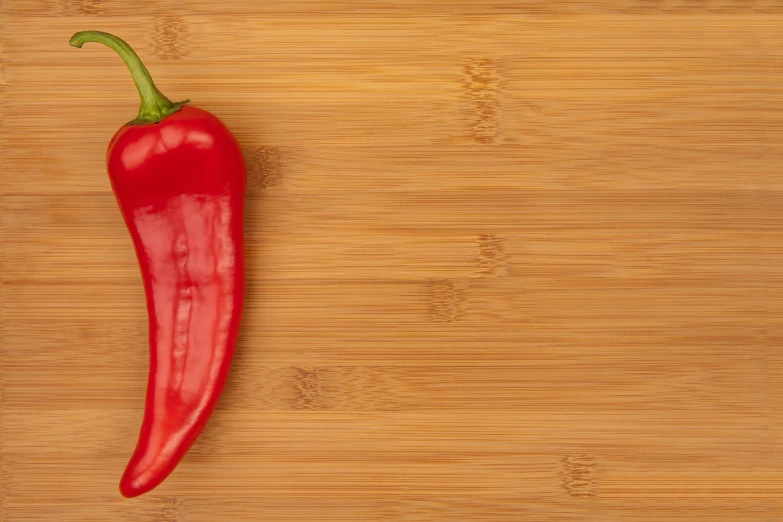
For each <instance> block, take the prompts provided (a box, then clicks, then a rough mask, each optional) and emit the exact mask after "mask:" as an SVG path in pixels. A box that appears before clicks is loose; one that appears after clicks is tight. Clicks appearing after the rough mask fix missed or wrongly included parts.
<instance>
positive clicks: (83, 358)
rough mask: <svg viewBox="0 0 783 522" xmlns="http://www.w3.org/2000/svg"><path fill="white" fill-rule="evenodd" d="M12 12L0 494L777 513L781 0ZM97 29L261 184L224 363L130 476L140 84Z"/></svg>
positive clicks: (211, 504) (379, 506)
mask: <svg viewBox="0 0 783 522" xmlns="http://www.w3.org/2000/svg"><path fill="white" fill-rule="evenodd" d="M0 10H1V11H0V13H2V14H1V15H0V16H2V18H1V23H2V28H1V30H0V45H2V47H1V48H0V51H1V52H2V54H1V55H0V66H1V67H2V69H0V88H1V90H0V111H1V112H0V116H2V136H1V138H0V139H2V146H1V147H0V154H1V155H2V157H0V160H1V163H0V164H1V165H2V184H1V185H0V190H1V191H2V287H1V289H2V350H1V351H0V354H2V366H1V367H2V373H1V378H2V381H1V382H2V388H1V389H0V391H1V392H2V399H1V400H2V420H1V421H0V519H2V520H3V521H8V522H20V521H33V520H40V521H43V520H47V521H48V520H57V521H62V522H65V521H79V522H85V521H115V520H116V521H123V522H142V521H156V522H206V521H210V522H212V521H223V520H225V521H251V520H265V521H273V520H275V521H276V520H280V521H289V520H297V521H320V520H329V521H374V520H388V521H392V520H395V521H397V520H399V521H457V520H459V521H487V522H489V521H492V522H497V521H528V520H530V521H533V520H535V521H563V522H566V521H568V522H576V521H601V522H603V521H641V520H647V521H656V522H657V521H683V522H685V521H687V522H698V521H707V520H710V521H712V520H721V521H722V522H735V521H754V522H771V521H774V520H780V519H781V517H783V500H781V495H783V452H782V450H783V446H781V441H782V440H783V438H782V437H783V425H782V424H781V420H782V419H783V402H782V400H783V353H781V341H783V319H782V318H781V310H783V263H781V254H782V253H783V252H782V250H783V175H781V168H782V167H783V147H781V138H783V32H782V31H781V27H782V26H783V25H782V24H783V3H781V2H779V1H776V0H763V1H762V0H759V1H751V2H740V1H736V0H715V1H707V0H700V1H691V0H687V1H686V0H626V1H612V0H598V1H593V2H586V1H585V2H582V1H575V0H570V1H569V0H566V1H560V2H551V1H546V0H530V1H512V0H495V1H490V2H472V1H467V0H443V1H434V0H429V1H413V0H394V1H387V0H380V1H377V2H361V1H358V0H343V1H338V2H325V1H322V0H288V1H266V2H240V1H236V0H233V1H223V2H203V1H201V0H179V1H177V2H174V1H169V0H153V1H148V2H141V3H138V2H131V1H127V0H126V1H117V2H114V1H108V0H44V1H23V0H4V1H3V2H2V6H1V7H0ZM87 29H94V30H103V31H108V32H112V33H115V34H117V35H118V36H120V37H122V38H124V39H126V40H127V41H128V42H129V43H130V44H131V45H132V46H133V47H134V48H135V49H136V50H137V51H138V53H139V54H140V55H141V57H142V59H143V60H144V61H145V62H146V64H147V66H148V67H149V69H150V71H151V73H152V75H153V77H154V78H155V80H156V82H157V84H158V86H159V87H160V89H161V90H162V91H163V92H164V93H166V94H167V95H168V96H169V97H171V98H172V99H183V98H190V99H191V100H192V103H193V104H195V105H198V106H200V107H203V108H205V109H208V110H210V111H213V112H214V113H215V114H217V115H218V116H219V117H220V118H221V119H223V120H224V121H225V122H226V123H227V125H228V126H229V127H230V128H231V129H232V130H233V131H234V132H235V133H236V135H237V137H238V139H239V140H240V142H241V143H242V146H243V147H244V149H245V150H246V158H247V162H248V168H249V176H250V178H249V179H250V193H249V195H248V210H247V219H248V221H247V223H248V230H247V241H248V249H249V251H248V260H247V262H248V278H249V282H248V301H247V308H246V312H245V316H244V322H243V329H242V335H241V342H240V344H239V347H238V354H237V356H236V360H235V364H234V366H233V368H232V373H231V376H230V381H229V383H228V385H227V389H226V391H225V394H224V395H223V398H222V399H221V402H220V406H219V408H218V411H217V412H216V413H215V415H214V417H213V419H212V420H211V422H210V424H209V426H208V427H207V429H206V431H205V432H204V433H203V435H202V437H201V438H200V439H199V441H198V442H197V443H196V445H195V446H194V447H193V449H192V451H191V452H190V453H189V454H188V456H187V457H186V458H185V460H184V461H183V462H182V464H181V465H180V466H179V468H177V470H176V471H175V472H174V473H173V474H172V475H171V476H170V477H169V479H168V480H167V481H166V482H165V483H164V484H163V485H161V486H160V487H159V488H158V489H156V490H155V491H153V492H151V493H149V494H148V495H145V496H143V497H140V498H137V499H133V500H126V499H123V498H122V497H120V495H119V492H118V490H117V483H118V480H119V477H120V475H121V473H122V470H123V469H124V466H125V464H126V462H127V459H128V457H129V456H130V452H131V451H132V449H133V445H134V443H135V440H136V436H137V433H138V428H139V423H140V420H141V415H142V408H143V395H144V387H145V383H146V372H147V339H146V332H147V329H146V328H147V327H146V315H145V307H144V295H143V291H142V287H141V284H140V276H139V272H138V268H137V266H136V263H135V257H134V254H133V250H132V246H131V243H130V240H129V237H128V234H127V232H126V230H125V228H124V226H123V224H122V220H121V217H120V214H119V211H118V209H117V207H116V204H115V202H114V199H113V196H112V193H111V191H110V187H109V183H108V178H107V175H106V171H105V163H104V162H105V152H106V145H107V143H108V141H109V139H110V138H111V136H112V134H113V133H114V132H115V131H116V130H117V129H118V128H119V126H121V125H122V124H123V123H124V122H126V121H128V120H130V119H132V118H133V117H134V116H135V114H136V110H137V107H138V98H137V94H136V92H135V89H134V87H133V85H132V83H131V80H130V76H129V74H128V72H127V70H126V69H125V66H124V65H123V63H122V62H121V61H120V59H119V58H118V57H117V56H116V55H115V54H114V53H113V52H112V51H110V50H109V49H107V48H105V47H103V46H100V45H97V44H87V45H85V46H84V48H82V49H75V48H72V47H70V46H69V45H68V39H69V38H70V36H71V35H72V34H73V33H74V32H76V31H80V30H87Z"/></svg>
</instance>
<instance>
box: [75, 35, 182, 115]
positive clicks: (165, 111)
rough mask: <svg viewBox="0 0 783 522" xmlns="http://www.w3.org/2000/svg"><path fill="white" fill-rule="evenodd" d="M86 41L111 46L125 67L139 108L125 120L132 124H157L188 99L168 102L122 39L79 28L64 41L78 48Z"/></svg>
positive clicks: (139, 60) (137, 57)
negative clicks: (131, 81)
mask: <svg viewBox="0 0 783 522" xmlns="http://www.w3.org/2000/svg"><path fill="white" fill-rule="evenodd" d="M86 42H98V43H102V44H103V45H106V46H107V47H110V48H111V49H113V50H114V51H115V52H116V53H117V54H119V55H120V58H122V59H123V61H124V62H125V65H127V66H128V69H129V70H130V73H131V76H132V77H133V81H134V83H135V84H136V89H137V90H138V91H139V96H140V97H141V106H140V107H139V116H138V117H137V118H136V119H135V120H133V121H130V122H128V125H132V124H145V123H157V122H159V121H160V120H162V119H163V118H165V117H166V116H168V115H169V114H172V113H174V112H176V111H178V110H179V109H180V108H181V107H182V106H183V105H184V104H186V103H188V101H190V100H185V101H182V102H177V103H172V101H171V100H169V99H168V98H167V97H166V96H164V95H163V93H161V92H160V91H159V90H158V88H157V87H155V83H154V82H153V81H152V76H150V73H149V71H148V70H147V68H146V67H144V64H143V63H142V62H141V59H140V58H139V56H138V55H137V54H136V53H135V52H134V51H133V49H131V46H130V45H128V44H127V43H125V42H124V41H123V40H122V39H120V38H118V37H116V36H114V35H112V34H109V33H104V32H101V31H81V32H78V33H76V34H74V35H73V36H72V37H71V40H70V41H69V42H68V43H69V44H70V45H72V46H74V47H81V46H82V45H84V44H85V43H86Z"/></svg>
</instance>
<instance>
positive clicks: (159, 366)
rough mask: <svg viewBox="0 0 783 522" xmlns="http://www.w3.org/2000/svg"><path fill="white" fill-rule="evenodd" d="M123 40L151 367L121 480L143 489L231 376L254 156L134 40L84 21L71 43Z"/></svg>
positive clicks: (128, 216) (188, 437) (124, 152)
mask: <svg viewBox="0 0 783 522" xmlns="http://www.w3.org/2000/svg"><path fill="white" fill-rule="evenodd" d="M85 42H99V43H102V44H104V45H107V46H108V47H110V48H111V49H113V50H114V51H116V52H117V54H119V55H120V57H121V58H122V59H123V60H124V61H125V63H126V64H127V66H128V68H129V69H130V72H131V75H132V77H133V80H134V82H135V83H136V88H137V89H138V91H139V94H140V96H141V107H140V109H139V115H138V117H137V118H136V119H135V120H133V121H131V122H129V123H127V124H126V125H124V126H123V127H122V128H120V129H119V130H118V131H117V133H116V134H115V135H114V137H113V138H112V140H111V142H110V143H109V147H108V152H107V170H108V174H109V178H110V180H111V186H112V191H113V192H114V195H115V198H116V200H117V203H118V205H119V208H120V210H121V212H122V216H123V219H124V221H125V224H126V226H127V228H128V231H129V232H130V236H131V238H132V240H133V246H134V249H135V252H136V257H137V260H138V263H139V266H140V268H141V275H142V280H143V282H144V292H145V296H146V302H147V312H148V327H149V348H150V361H149V364H150V366H149V377H148V381H147V394H146V403H145V409H144V419H143V422H142V425H141V430H140V434H139V438H138V442H137V445H136V449H135V451H134V453H133V455H132V457H131V459H130V462H129V463H128V465H127V468H126V469H125V473H124V474H123V476H122V479H121V480H120V492H121V493H122V495H123V496H125V497H135V496H138V495H141V494H143V493H146V492H148V491H150V490H151V489H153V488H155V487H156V486H158V485H159V484H160V483H161V482H163V480H164V479H165V478H166V477H167V476H168V475H169V474H170V473H171V472H172V471H173V470H174V468H175V467H176V466H177V465H178V464H179V462H180V461H181V459H182V458H183V457H184V455H185V453H186V452H187V451H188V449H189V448H190V447H191V445H192V444H193V443H194V442H195V440H196V438H197V437H198V436H199V434H200V433H201V430H202V429H203V427H204V426H205V424H206V423H207V421H208V419H209V417H210V415H211V413H212V411H213V409H214V408H215V405H216V403H217V402H218V399H219V396H220V394H221V392H222V390H223V386H224V384H225V382H226V377H227V374H228V371H229V366H230V364H231V360H232V357H233V355H234V349H235V344H236V341H237V332H238V329H239V323H240V317H241V315H242V309H243V305H244V291H245V263H244V200H245V190H246V183H247V179H246V171H245V161H244V158H243V156H242V152H241V149H240V147H239V144H238V143H237V140H236V139H235V137H234V136H233V135H232V134H231V132H230V131H229V130H228V129H227V128H226V126H225V125H224V124H223V123H221V121H220V120H219V119H218V118H217V117H215V116H214V115H213V114H211V113H209V112H207V111H205V110H202V109H198V108H196V107H193V106H191V105H186V104H187V103H188V102H189V100H186V101H184V102H180V103H172V102H171V101H170V100H169V99H168V98H166V97H165V96H164V95H163V94H161V92H160V91H159V90H158V89H157V88H156V87H155V84H154V83H153V81H152V78H151V77H150V74H149V72H148V71H147V69H146V68H145V67H144V65H143V64H142V63H141V60H140V59H139V57H138V56H137V55H136V53H135V52H134V51H133V50H132V49H131V48H130V46H128V44H127V43H125V42H124V41H122V40H121V39H119V38H117V37H116V36H113V35H111V34H107V33H102V32H97V31H84V32H79V33H76V34H75V35H73V37H72V38H71V40H70V44H71V45H73V46H75V47H81V46H82V45H83V44H84V43H85Z"/></svg>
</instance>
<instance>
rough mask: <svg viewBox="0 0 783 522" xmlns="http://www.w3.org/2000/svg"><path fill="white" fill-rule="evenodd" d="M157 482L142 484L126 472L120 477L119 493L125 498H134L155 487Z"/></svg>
mask: <svg viewBox="0 0 783 522" xmlns="http://www.w3.org/2000/svg"><path fill="white" fill-rule="evenodd" d="M156 485H157V484H144V483H142V481H140V480H138V479H137V480H134V479H133V478H131V477H129V476H128V475H127V474H126V475H123V476H122V478H121V479H120V488H119V489H120V495H122V496H123V497H125V498H134V497H138V496H140V495H143V494H144V493H147V492H148V491H151V490H152V489H154V488H155V486H156Z"/></svg>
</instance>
